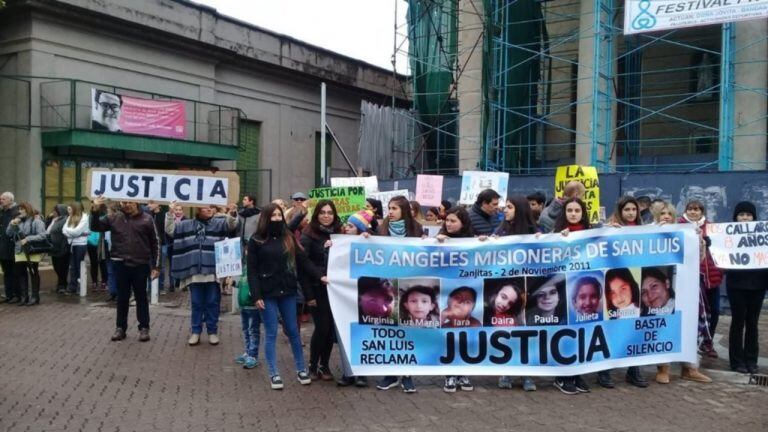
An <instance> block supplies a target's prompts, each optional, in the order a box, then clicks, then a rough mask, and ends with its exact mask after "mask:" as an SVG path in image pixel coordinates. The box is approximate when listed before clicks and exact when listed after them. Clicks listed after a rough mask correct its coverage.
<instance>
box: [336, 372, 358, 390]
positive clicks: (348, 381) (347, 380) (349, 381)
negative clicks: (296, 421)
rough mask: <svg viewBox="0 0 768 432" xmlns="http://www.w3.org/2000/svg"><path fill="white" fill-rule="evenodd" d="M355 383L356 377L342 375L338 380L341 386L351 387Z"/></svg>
mask: <svg viewBox="0 0 768 432" xmlns="http://www.w3.org/2000/svg"><path fill="white" fill-rule="evenodd" d="M354 383H355V377H351V376H346V375H342V376H341V377H340V378H339V379H337V380H336V385H337V386H339V387H349V386H351V385H353V384H354Z"/></svg>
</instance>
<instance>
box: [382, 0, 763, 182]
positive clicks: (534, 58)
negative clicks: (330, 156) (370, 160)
mask: <svg viewBox="0 0 768 432" xmlns="http://www.w3.org/2000/svg"><path fill="white" fill-rule="evenodd" d="M395 1H399V0H395ZM626 1H634V0H626ZM624 3H625V0H460V1H459V0H408V7H409V13H408V23H407V24H406V25H405V26H406V28H407V31H405V32H403V31H402V28H403V27H402V26H401V25H400V24H398V28H399V29H401V31H399V32H398V31H396V35H400V37H401V40H400V42H398V41H397V36H396V43H395V55H394V56H393V59H396V58H397V57H398V55H400V56H402V55H403V53H406V52H407V54H408V58H409V62H410V66H411V74H412V79H411V86H412V94H413V100H414V107H413V109H412V110H411V112H410V115H411V120H412V121H413V122H414V124H416V125H417V127H415V128H414V130H415V131H416V132H415V133H414V135H413V142H411V147H409V148H412V149H416V151H414V153H413V154H412V157H411V159H412V160H413V163H411V164H410V165H409V166H408V167H401V169H400V170H397V169H395V170H393V172H394V173H395V176H409V175H413V174H415V173H416V172H425V173H426V172H433V173H434V172H439V173H453V172H456V171H457V165H458V160H459V153H460V151H459V144H458V142H459V136H460V135H461V131H459V130H458V128H457V125H458V124H459V119H460V118H462V117H464V116H467V115H470V114H471V113H472V112H476V111H477V110H480V111H481V112H482V116H481V123H482V124H481V125H480V131H481V133H480V137H479V140H480V143H481V144H480V151H479V152H478V154H477V167H479V168H481V169H486V170H491V171H504V172H509V173H511V174H551V173H552V172H553V171H554V169H555V167H557V166H559V165H564V164H570V163H574V162H575V161H579V162H580V163H588V164H590V165H593V166H596V167H597V168H598V169H599V170H600V171H601V172H630V171H699V170H731V169H743V168H750V166H746V165H749V163H750V162H745V161H744V158H743V157H742V158H740V160H739V161H737V162H734V152H735V151H736V149H737V148H739V146H743V145H747V146H750V145H751V146H752V147H751V148H755V146H756V147H757V148H760V146H762V148H763V150H764V148H765V140H766V137H765V134H766V132H765V131H766V124H768V116H767V115H766V108H765V106H766V99H768V93H767V92H766V86H767V85H768V84H766V81H767V80H768V55H766V52H767V51H766V47H768V34H767V33H768V31H766V28H767V26H766V25H764V23H762V24H759V25H754V24H755V21H752V22H745V23H727V24H722V25H719V24H718V25H708V26H702V27H693V28H687V29H677V30H671V31H660V32H659V31H657V32H652V33H641V34H637V35H630V36H625V35H623V31H622V29H623V26H624V23H623V17H624ZM468 14H469V15H475V16H477V17H479V18H480V22H481V24H480V25H481V26H482V31H481V32H480V38H479V40H478V42H477V43H474V44H473V43H472V40H469V41H467V40H466V39H467V38H466V37H465V38H462V34H463V33H464V32H475V33H477V32H476V30H477V28H472V27H471V26H472V25H471V24H467V23H468V22H471V21H472V20H467V19H465V18H466V16H467V15H468ZM757 21H759V20H757ZM763 21H764V20H763ZM446 24H450V25H446ZM457 39H458V40H461V41H462V42H463V43H456V41H457ZM405 43H407V44H408V45H409V49H407V50H406V49H404V48H403V46H404V45H405ZM475 49H478V50H482V57H483V58H482V67H483V73H482V83H478V82H467V81H468V80H469V79H474V78H472V77H470V76H467V75H465V74H463V72H464V68H465V67H466V64H462V63H461V61H457V59H459V60H460V59H461V58H466V55H467V51H468V50H475ZM438 72H439V74H438ZM438 75H439V77H440V78H439V79H436V78H435V77H437V76H438ZM436 83H439V84H436ZM478 85H479V87H480V88H481V89H482V90H481V91H482V102H481V103H480V105H479V106H478V107H475V106H474V105H475V104H474V103H466V101H464V100H463V99H461V98H460V97H457V96H456V94H457V93H456V92H457V88H462V87H464V88H466V87H467V86H478ZM457 99H459V100H460V102H461V104H460V105H459V104H458V103H457ZM427 100H430V101H431V102H427ZM752 106H755V107H757V109H752V108H751V107H752ZM435 107H437V109H435ZM396 147H397V146H396V145H393V149H395V148H396ZM406 147H407V146H406ZM745 148H746V147H745ZM764 153H765V152H763V153H762V154H764ZM752 162H754V163H755V165H754V167H756V168H761V167H764V166H765V162H766V161H765V160H752Z"/></svg>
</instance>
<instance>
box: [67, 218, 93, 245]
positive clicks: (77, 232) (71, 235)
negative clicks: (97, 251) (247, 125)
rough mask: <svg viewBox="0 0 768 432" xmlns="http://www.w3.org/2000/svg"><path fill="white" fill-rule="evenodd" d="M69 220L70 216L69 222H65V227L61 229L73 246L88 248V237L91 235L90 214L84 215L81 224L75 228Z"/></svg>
mask: <svg viewBox="0 0 768 432" xmlns="http://www.w3.org/2000/svg"><path fill="white" fill-rule="evenodd" d="M69 218H70V217H69V216H68V217H67V221H66V222H64V227H63V228H62V229H61V231H62V232H63V233H64V236H65V237H67V239H69V244H70V245H71V246H86V245H87V244H88V236H89V235H91V231H90V229H89V227H88V214H86V213H83V215H82V217H81V218H80V222H78V223H77V225H76V226H74V227H71V226H69Z"/></svg>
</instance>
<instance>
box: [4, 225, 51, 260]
mask: <svg viewBox="0 0 768 432" xmlns="http://www.w3.org/2000/svg"><path fill="white" fill-rule="evenodd" d="M5 233H6V235H7V236H8V237H11V238H12V239H13V241H14V253H15V254H20V253H22V252H23V251H22V249H21V241H22V240H24V239H27V241H33V240H42V239H44V238H45V237H46V236H47V235H48V234H47V233H46V232H45V222H43V220H42V219H41V218H40V216H32V217H26V218H24V219H22V221H21V223H19V224H18V225H13V224H10V223H9V224H8V228H7V229H6V230H5Z"/></svg>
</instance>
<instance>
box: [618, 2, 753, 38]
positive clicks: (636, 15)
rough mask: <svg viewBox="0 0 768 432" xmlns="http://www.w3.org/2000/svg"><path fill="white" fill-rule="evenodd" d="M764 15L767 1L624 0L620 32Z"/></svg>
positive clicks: (694, 24) (657, 29)
mask: <svg viewBox="0 0 768 432" xmlns="http://www.w3.org/2000/svg"><path fill="white" fill-rule="evenodd" d="M766 18H768V0H626V3H625V6H624V34H635V33H645V32H653V31H659V30H674V29H678V28H684V27H697V26H703V25H709V24H721V23H726V22H733V21H746V20H752V19H766Z"/></svg>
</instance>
